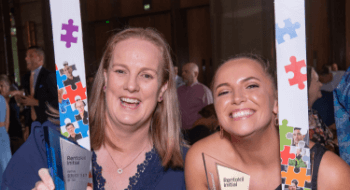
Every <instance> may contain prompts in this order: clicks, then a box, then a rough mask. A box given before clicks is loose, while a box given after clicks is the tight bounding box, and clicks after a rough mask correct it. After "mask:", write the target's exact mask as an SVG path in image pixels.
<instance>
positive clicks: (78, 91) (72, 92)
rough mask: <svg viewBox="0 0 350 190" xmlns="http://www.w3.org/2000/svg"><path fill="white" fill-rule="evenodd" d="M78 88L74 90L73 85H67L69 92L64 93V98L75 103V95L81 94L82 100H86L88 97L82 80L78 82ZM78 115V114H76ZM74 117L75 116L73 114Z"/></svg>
mask: <svg viewBox="0 0 350 190" xmlns="http://www.w3.org/2000/svg"><path fill="white" fill-rule="evenodd" d="M76 85H77V89H75V90H73V89H72V86H67V87H66V91H67V94H63V99H67V98H68V99H69V102H70V103H71V104H75V97H76V96H80V99H81V100H85V99H86V94H85V92H86V87H83V84H82V83H81V82H77V83H76ZM75 115H77V114H75ZM73 117H74V116H73Z"/></svg>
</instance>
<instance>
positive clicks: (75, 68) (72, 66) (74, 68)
mask: <svg viewBox="0 0 350 190" xmlns="http://www.w3.org/2000/svg"><path fill="white" fill-rule="evenodd" d="M68 66H69V67H71V68H72V71H76V70H77V67H76V66H75V64H73V65H68ZM56 70H57V69H56ZM60 73H61V74H62V75H63V74H65V73H64V71H63V69H60Z"/></svg>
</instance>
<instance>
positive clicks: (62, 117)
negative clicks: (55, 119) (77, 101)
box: [60, 106, 79, 126]
mask: <svg viewBox="0 0 350 190" xmlns="http://www.w3.org/2000/svg"><path fill="white" fill-rule="evenodd" d="M77 114H79V111H78V110H74V111H73V110H72V106H67V107H66V112H60V125H61V126H63V125H66V123H65V122H64V120H66V119H67V118H69V119H70V122H71V123H73V122H75V121H76V120H75V116H74V115H77Z"/></svg>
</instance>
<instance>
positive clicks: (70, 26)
mask: <svg viewBox="0 0 350 190" xmlns="http://www.w3.org/2000/svg"><path fill="white" fill-rule="evenodd" d="M73 22H74V21H73V19H69V20H68V24H62V30H66V34H65V35H63V34H62V35H61V41H63V42H66V47H67V48H70V47H71V43H77V41H78V38H76V37H73V35H72V34H73V32H78V31H79V27H78V26H76V25H73Z"/></svg>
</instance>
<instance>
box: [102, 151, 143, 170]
mask: <svg viewBox="0 0 350 190" xmlns="http://www.w3.org/2000/svg"><path fill="white" fill-rule="evenodd" d="M146 147H147V146H145V147H144V148H143V149H142V150H141V151H140V152H139V153H138V154H137V155H136V157H135V158H134V159H132V160H131V162H129V163H128V164H127V165H126V166H124V167H123V166H122V167H119V166H118V165H117V163H116V162H115V161H114V159H113V157H112V156H111V154H110V153H109V151H108V149H107V147H105V148H106V150H107V153H108V155H109V156H110V157H111V159H112V161H113V162H114V164H115V166H117V168H118V170H117V172H118V173H119V174H122V173H123V171H124V169H125V168H127V167H128V166H130V164H132V163H133V162H134V161H135V160H136V158H138V157H139V156H140V154H141V153H142V152H143V151H144V150H145V149H146Z"/></svg>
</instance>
